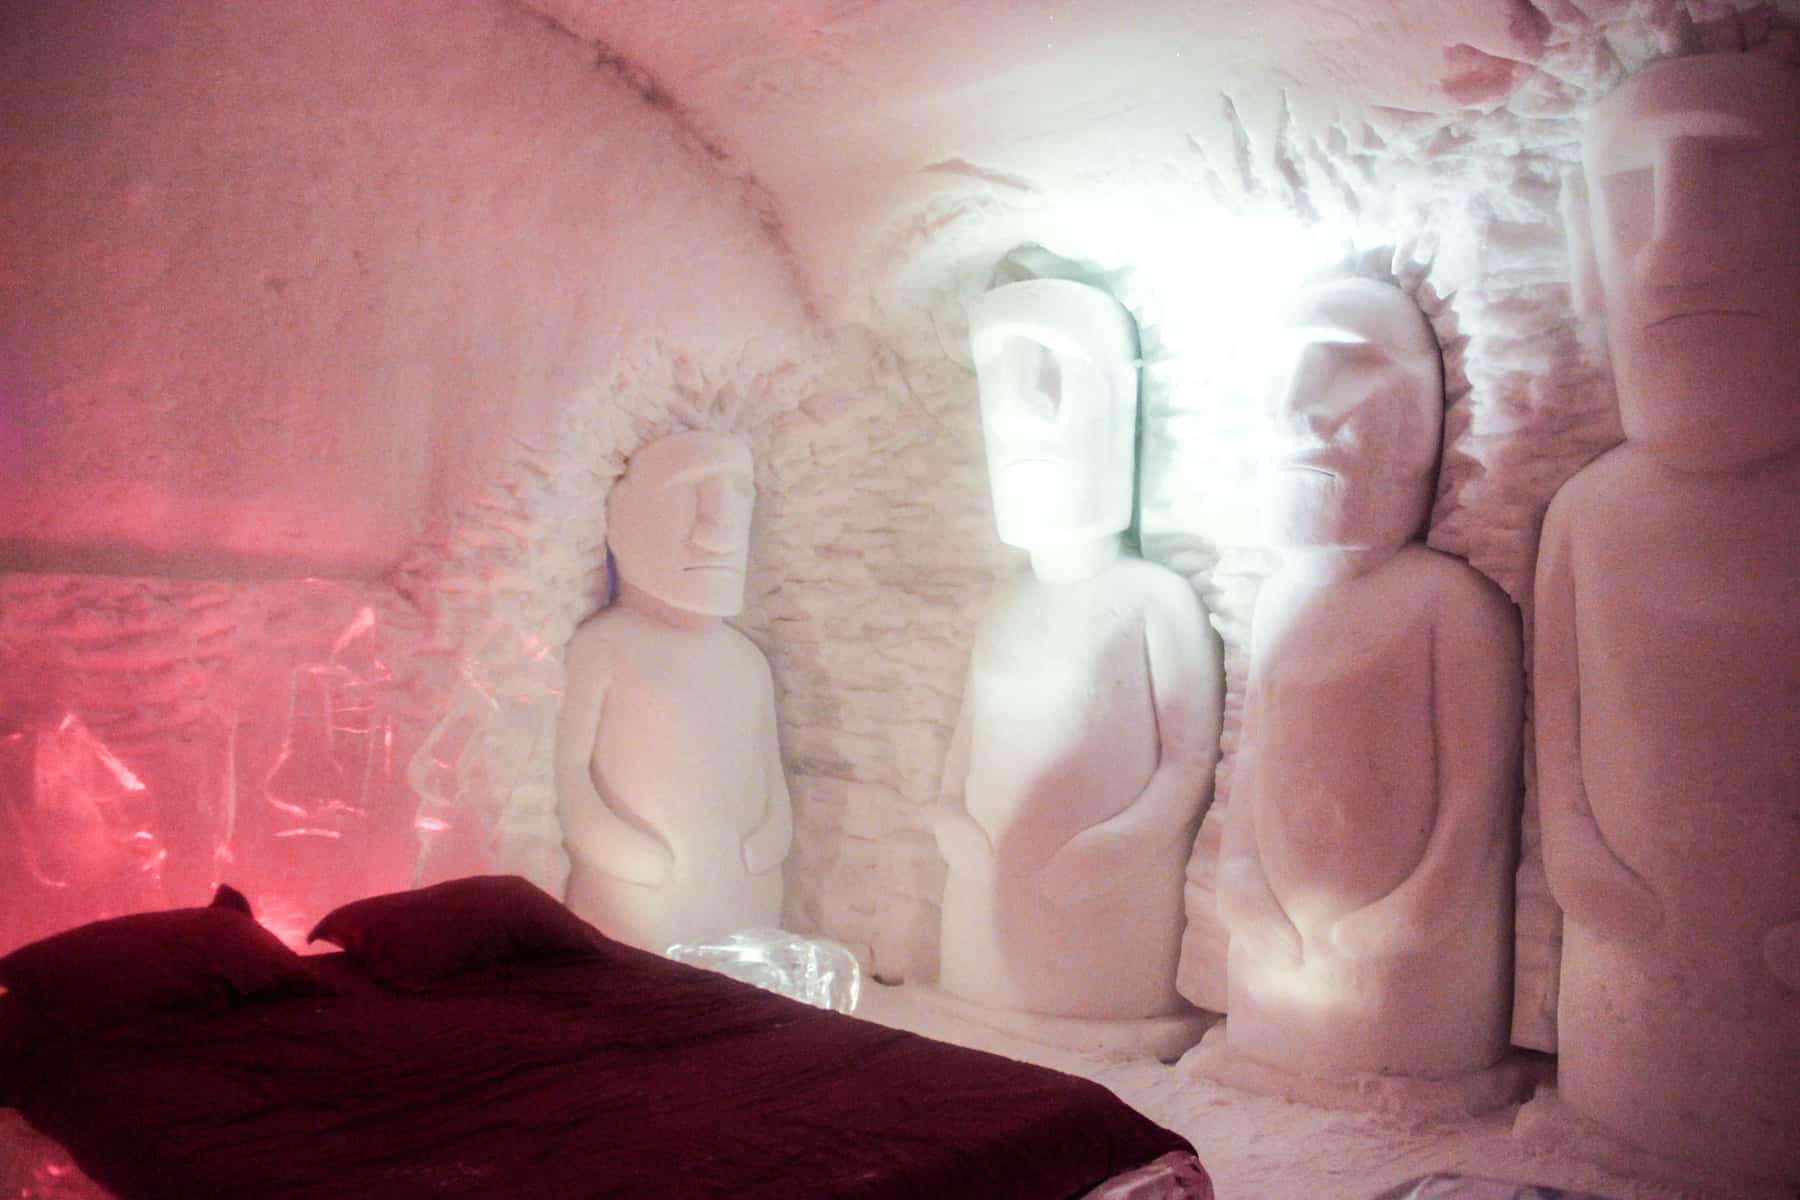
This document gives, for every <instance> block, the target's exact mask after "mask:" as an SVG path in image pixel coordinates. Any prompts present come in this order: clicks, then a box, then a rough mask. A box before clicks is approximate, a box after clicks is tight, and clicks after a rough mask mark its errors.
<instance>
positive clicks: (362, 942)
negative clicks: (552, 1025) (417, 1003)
mask: <svg viewBox="0 0 1800 1200" xmlns="http://www.w3.org/2000/svg"><path fill="white" fill-rule="evenodd" d="M306 940H307V941H309V942H316V941H327V942H331V943H333V944H335V945H338V946H342V947H343V948H344V949H345V950H347V951H349V952H350V955H351V957H352V958H354V959H355V960H356V961H357V963H358V965H360V966H361V967H362V969H363V970H364V971H366V972H368V973H369V974H370V975H372V976H374V977H375V978H376V979H378V980H380V981H381V982H383V983H385V984H388V985H389V986H390V987H399V988H422V987H428V986H430V985H431V984H434V983H437V982H439V981H441V980H445V979H448V978H450V977H451V976H453V975H458V974H460V973H462V972H464V971H469V970H473V969H475V968H477V967H482V966H486V965H487V964H489V963H494V962H505V961H509V960H516V959H530V958H544V957H548V956H553V955H558V954H578V953H591V952H593V951H595V950H598V949H600V948H602V947H604V946H606V945H607V944H608V943H607V940H606V938H605V936H604V935H603V934H601V932H600V931H599V930H597V929H595V928H594V927H593V926H592V925H589V924H587V923H586V922H585V921H583V920H582V919H581V918H580V917H577V916H576V915H575V914H574V913H572V912H570V911H569V910H568V909H566V908H564V907H563V906H562V904H561V903H560V902H558V901H556V900H554V899H552V898H551V897H550V896H549V895H548V894H546V893H545V892H543V891H541V890H540V889H539V888H538V887H537V886H536V885H535V884H533V883H531V882H530V881H529V880H527V879H524V878H522V877H520V876H518V875H476V876H472V877H471V878H468V879H453V880H451V881H450V882H448V883H439V884H435V885H433V886H431V887H428V888H420V889H419V890H417V891H411V892H391V893H389V894H388V895H385V896H370V897H369V898H368V899H366V900H353V901H351V902H350V903H349V904H346V905H344V906H343V907H341V908H337V909H334V910H333V911H331V912H330V913H327V914H326V916H325V919H324V920H322V921H320V922H319V923H318V925H317V926H315V927H314V928H313V931H312V932H311V933H309V934H307V935H306Z"/></svg>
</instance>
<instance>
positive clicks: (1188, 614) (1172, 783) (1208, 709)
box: [1042, 576, 1224, 904]
mask: <svg viewBox="0 0 1800 1200" xmlns="http://www.w3.org/2000/svg"><path fill="white" fill-rule="evenodd" d="M1166 582H1167V586H1166V587H1164V588H1162V589H1161V590H1160V591H1159V592H1158V594H1157V595H1155V596H1154V597H1152V598H1151V599H1152V600H1153V601H1154V602H1153V603H1151V604H1149V605H1148V606H1147V611H1146V613H1145V620H1144V657H1145V660H1146V663H1147V665H1148V667H1149V678H1150V700H1151V705H1152V709H1153V711H1154V713H1155V718H1156V733H1157V764H1156V767H1155V769H1154V770H1152V771H1151V773H1150V777H1149V779H1148V780H1146V781H1145V783H1144V787H1143V790H1142V791H1140V792H1139V793H1138V795H1137V797H1136V799H1134V800H1133V801H1132V802H1131V803H1130V804H1128V805H1126V806H1125V807H1124V808H1122V809H1121V810H1119V812H1117V813H1116V814H1114V815H1113V816H1111V817H1108V818H1107V819H1106V820H1104V821H1101V822H1100V823H1099V824H1097V825H1093V826H1090V827H1089V828H1087V829H1084V830H1082V831H1081V832H1080V833H1077V834H1076V835H1075V836H1074V837H1072V838H1070V839H1069V840H1068V841H1067V842H1065V843H1064V844H1063V845H1062V846H1061V847H1060V848H1059V849H1058V850H1057V851H1056V853H1054V854H1052V855H1051V856H1050V861H1049V862H1048V863H1046V864H1045V867H1044V874H1043V881H1042V886H1043V889H1044V893H1045V894H1046V895H1047V896H1049V897H1050V899H1051V900H1053V901H1055V902H1056V903H1058V904H1074V903H1076V902H1078V901H1081V900H1085V899H1088V898H1090V897H1093V896H1097V895H1100V894H1102V893H1104V892H1106V891H1109V890H1111V889H1112V888H1113V887H1114V886H1116V885H1117V884H1119V883H1120V882H1122V881H1124V880H1126V879H1129V878H1131V876H1132V874H1133V869H1134V868H1135V867H1136V865H1137V860H1138V858H1139V857H1140V856H1141V855H1142V854H1143V852H1144V849H1145V847H1146V845H1147V844H1153V843H1159V842H1166V841H1168V840H1169V839H1171V838H1185V839H1189V840H1190V843H1191V839H1192V837H1193V834H1194V830H1195V828H1196V827H1197V826H1198V824H1199V821H1200V817H1201V815H1202V814H1203V813H1204V812H1205V811H1206V805H1207V801H1208V799H1209V797H1210V793H1211V787H1212V773H1213V766H1214V764H1215V762H1216V761H1217V759H1218V754H1219V721H1220V717H1221V714H1222V713H1223V711H1224V697H1223V695H1222V690H1223V684H1222V681H1221V676H1220V667H1219V659H1220V652H1219V643H1218V639H1217V637H1216V636H1215V635H1214V634H1213V632H1212V630H1211V629H1210V628H1209V627H1208V626H1207V624H1206V614H1205V611H1204V610H1203V609H1202V608H1201V606H1200V600H1199V598H1198V597H1197V596H1195V595H1194V592H1193V588H1192V587H1190V586H1189V585H1188V583H1187V582H1186V581H1185V580H1182V579H1180V578H1179V577H1176V576H1170V577H1169V579H1168V580H1167V581H1166Z"/></svg>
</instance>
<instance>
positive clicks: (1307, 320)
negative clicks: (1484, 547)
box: [1263, 279, 1444, 550]
mask: <svg viewBox="0 0 1800 1200" xmlns="http://www.w3.org/2000/svg"><path fill="white" fill-rule="evenodd" d="M1287 330H1288V334H1289V337H1288V341H1287V345H1288V347H1289V356H1288V358H1287V361H1286V363H1285V368H1286V369H1285V371H1284V372H1283V374H1282V376H1281V382H1280V384H1279V386H1278V387H1277V388H1276V390H1275V396H1274V402H1273V404H1272V406H1271V414H1270V416H1271V421H1270V431H1269V432H1270V435H1271V438H1270V450H1269V456H1268V459H1267V461H1265V463H1264V464H1263V499H1264V522H1265V528H1266V531H1267V535H1268V538H1269V541H1270V542H1272V543H1273V544H1275V545H1277V546H1284V547H1289V548H1294V549H1308V550H1312V549H1346V550H1369V549H1382V548H1392V549H1398V548H1399V547H1400V546H1402V545H1404V544H1405V543H1407V542H1409V541H1411V540H1412V539H1413V538H1414V537H1415V536H1417V534H1418V532H1419V529H1420V527H1421V526H1423V525H1424V523H1425V518H1426V516H1427V515H1428V513H1429V511H1430V506H1431V488H1432V482H1433V480H1434V479H1435V477H1436V473H1437V462H1438V448H1439V441H1440V438H1441V436H1442V434H1441V430H1442V426H1443V409H1444V391H1443V365H1442V359H1441V356H1440V355H1439V352H1438V345H1437V339H1436V337H1435V336H1434V335H1433V334H1432V332H1431V325H1430V323H1429V322H1427V321H1426V319H1425V315H1424V314H1423V313H1421V312H1420V311H1419V308H1418V306H1417V305H1416V304H1414V303H1413V301H1412V298H1411V297H1410V296H1408V295H1407V294H1406V293H1405V292H1403V291H1401V290H1400V289H1399V288H1397V287H1395V286H1394V285H1392V284H1388V283H1381V282H1377V281H1376V280H1372V279H1340V280H1334V281H1332V282H1329V283H1325V284H1321V285H1317V286H1315V287H1311V288H1308V289H1307V290H1306V291H1304V292H1302V293H1301V294H1300V295H1299V296H1298V297H1297V298H1296V300H1295V301H1294V303H1293V304H1292V305H1290V307H1289V309H1288V313H1287Z"/></svg>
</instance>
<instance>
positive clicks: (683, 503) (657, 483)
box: [606, 433, 756, 617]
mask: <svg viewBox="0 0 1800 1200" xmlns="http://www.w3.org/2000/svg"><path fill="white" fill-rule="evenodd" d="M755 500H756V487H755V482H754V476H753V474H752V467H751V462H750V447H749V446H748V445H747V444H746V443H745V442H744V441H743V439H741V438H737V437H730V436H724V435H720V434H713V433H678V434H675V435H674V436H673V437H667V438H664V439H662V440H661V441H658V442H652V443H651V444H650V445H648V446H645V447H644V448H643V449H641V450H639V451H638V452H637V453H636V454H634V455H632V456H631V461H630V462H629V463H628V464H627V465H626V468H625V474H623V475H621V476H620V477H619V480H618V482H617V483H615V484H613V489H612V493H611V495H609V496H608V497H607V501H606V518H607V539H606V540H607V545H608V546H610V547H611V548H612V552H613V560H614V561H615V562H616V563H617V564H618V568H619V575H620V577H621V578H622V579H624V580H625V581H626V582H628V583H630V584H631V585H632V586H633V587H636V588H640V589H642V590H643V591H645V592H648V593H649V594H650V595H652V596H654V597H656V598H657V599H658V600H661V601H662V602H663V603H665V604H668V605H671V606H672V607H674V608H678V609H682V610H683V611H686V612H692V613H703V614H706V615H709V616H719V617H728V616H731V615H732V614H734V613H736V612H739V611H740V610H741V609H742V608H743V607H744V570H745V565H746V562H747V560H748V558H749V554H750V512H751V509H752V507H753V506H754V504H755Z"/></svg>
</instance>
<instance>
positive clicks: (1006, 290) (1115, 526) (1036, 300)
mask: <svg viewBox="0 0 1800 1200" xmlns="http://www.w3.org/2000/svg"><path fill="white" fill-rule="evenodd" d="M969 334H970V340H971V343H972V345H973V348H974V356H975V371H976V375H977V377H978V379H979V381H980V388H981V426H982V432H983V434H984V436H985V440H986V444H987V459H988V480H989V483H990V485H991V487H992V489H993V494H994V519H995V524H996V525H997V527H998V529H999V532H1000V540H1001V541H1003V542H1005V543H1006V544H1007V545H1009V546H1017V547H1019V548H1021V549H1024V550H1032V549H1045V548H1048V547H1052V546H1057V545H1065V544H1068V543H1072V542H1079V541H1087V540H1092V539H1095V538H1101V537H1107V536H1110V535H1112V534H1117V533H1121V532H1123V531H1124V530H1125V529H1126V528H1127V527H1128V526H1129V525H1130V524H1131V499H1132V484H1133V482H1134V479H1135V474H1134V472H1135V465H1136V457H1137V455H1136V439H1137V365H1136V363H1137V329H1136V326H1135V325H1134V324H1133V322H1132V320H1131V317H1130V315H1129V314H1128V313H1127V312H1126V311H1125V310H1124V309H1123V308H1122V307H1121V306H1120V305H1119V304H1118V302H1117V301H1115V300H1113V298H1112V297H1110V296H1108V295H1107V294H1106V293H1105V292H1102V291H1101V290H1100V289H1098V288H1092V287H1088V286H1086V285H1085V284H1079V283H1073V282H1070V281H1067V280H1060V279H1033V280H1029V281H1027V282H1025V283H1014V284H1008V285H1006V286H1005V287H1000V288H996V289H994V290H993V291H991V292H989V293H988V294H987V295H985V296H983V297H981V298H980V299H979V300H977V301H976V302H975V303H974V305H972V306H971V308H970V315H969Z"/></svg>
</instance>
